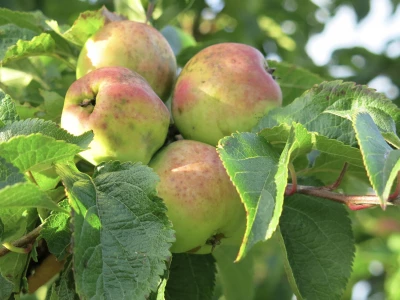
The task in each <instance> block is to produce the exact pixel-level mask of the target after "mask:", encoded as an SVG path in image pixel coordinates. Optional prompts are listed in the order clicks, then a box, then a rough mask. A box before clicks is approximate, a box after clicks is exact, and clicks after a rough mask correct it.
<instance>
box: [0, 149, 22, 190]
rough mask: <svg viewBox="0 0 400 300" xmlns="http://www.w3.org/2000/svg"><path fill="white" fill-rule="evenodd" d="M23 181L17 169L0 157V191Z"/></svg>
mask: <svg viewBox="0 0 400 300" xmlns="http://www.w3.org/2000/svg"><path fill="white" fill-rule="evenodd" d="M25 181H26V180H25V177H24V174H22V173H21V172H20V171H19V169H18V168H17V167H15V166H14V165H13V164H11V163H9V162H7V161H6V160H5V159H4V158H3V157H0V189H2V188H4V187H6V186H8V185H13V184H16V183H19V182H25Z"/></svg>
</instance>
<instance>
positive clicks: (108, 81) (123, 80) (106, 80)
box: [61, 67, 170, 165]
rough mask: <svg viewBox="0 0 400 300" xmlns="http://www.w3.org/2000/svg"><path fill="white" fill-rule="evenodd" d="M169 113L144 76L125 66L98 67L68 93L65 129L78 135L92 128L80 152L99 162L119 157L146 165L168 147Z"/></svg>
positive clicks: (91, 161) (62, 125)
mask: <svg viewBox="0 0 400 300" xmlns="http://www.w3.org/2000/svg"><path fill="white" fill-rule="evenodd" d="M169 122H170V114H169V111H168V108H167V107H166V106H165V104H164V102H162V100H161V99H160V98H159V97H158V96H157V95H156V93H155V92H154V91H153V90H152V89H151V87H150V85H149V84H148V83H147V81H146V80H145V79H144V78H143V77H142V76H140V75H139V74H137V73H135V72H133V71H131V70H129V69H127V68H123V67H104V68H100V69H96V70H94V71H92V72H90V73H89V74H87V75H85V76H83V77H81V78H80V79H78V80H77V81H75V82H74V83H73V84H72V85H71V86H70V87H69V89H68V91H67V94H66V96H65V102H64V107H63V112H62V115H61V127H63V128H64V129H66V130H67V131H69V132H70V133H72V134H74V135H80V134H82V133H84V132H86V131H89V130H93V133H94V139H93V141H92V142H91V143H90V145H89V148H90V149H88V150H85V151H83V152H81V153H80V155H81V156H82V157H83V158H84V159H86V160H87V161H89V162H90V163H92V164H94V165H97V164H99V163H100V162H102V161H108V160H120V161H132V162H138V161H140V162H142V163H144V164H147V163H148V162H149V161H150V159H151V157H152V155H153V154H154V153H155V152H156V151H157V150H158V149H159V148H160V147H161V146H162V145H163V143H164V141H165V138H166V136H167V133H168V126H169Z"/></svg>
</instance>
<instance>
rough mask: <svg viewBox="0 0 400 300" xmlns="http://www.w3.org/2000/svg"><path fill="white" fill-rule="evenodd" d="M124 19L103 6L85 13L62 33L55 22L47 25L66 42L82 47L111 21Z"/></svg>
mask: <svg viewBox="0 0 400 300" xmlns="http://www.w3.org/2000/svg"><path fill="white" fill-rule="evenodd" d="M123 19H124V18H123V17H121V16H119V15H117V14H115V13H112V12H110V11H109V10H108V9H107V8H106V7H105V6H103V7H102V8H101V9H99V10H94V11H85V12H83V13H81V14H80V15H79V17H78V18H77V19H76V20H75V21H74V24H73V25H72V27H71V28H69V29H68V30H66V31H65V32H62V30H61V28H60V27H59V26H58V24H57V22H56V21H49V22H47V24H48V25H49V26H50V27H51V28H52V29H53V30H54V31H55V32H57V33H58V34H60V35H61V36H62V37H63V38H64V39H66V40H67V41H69V42H71V43H73V44H76V45H78V46H83V45H84V44H85V42H86V40H87V39H88V38H90V37H91V36H92V35H93V34H94V33H96V32H97V31H98V30H99V29H100V28H102V27H103V26H104V25H106V24H107V23H109V22H112V21H120V20H123Z"/></svg>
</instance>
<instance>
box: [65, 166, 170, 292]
mask: <svg viewBox="0 0 400 300" xmlns="http://www.w3.org/2000/svg"><path fill="white" fill-rule="evenodd" d="M57 170H58V172H59V174H60V176H61V179H62V181H63V183H64V185H65V187H66V189H67V194H68V197H69V200H70V203H71V206H72V208H73V210H74V218H73V228H74V241H73V254H74V272H75V280H76V291H77V293H78V294H79V295H80V297H82V298H104V299H123V298H125V299H145V297H146V296H147V295H149V294H150V292H151V291H152V290H155V289H156V288H157V286H158V283H159V277H160V276H161V275H162V274H163V272H164V270H165V261H166V260H167V259H168V258H169V257H170V256H171V254H170V252H169V248H170V246H171V243H172V242H173V241H174V236H173V230H172V229H171V228H172V225H171V223H170V221H169V220H168V218H167V217H166V215H165V211H166V208H165V206H164V204H163V202H162V201H161V199H160V198H158V197H157V196H156V188H155V187H156V183H157V181H158V177H157V175H156V174H155V173H154V172H152V170H151V169H150V168H149V167H147V166H144V165H141V164H132V163H123V164H121V163H119V162H110V163H107V164H101V165H99V166H98V168H97V170H96V172H95V173H94V174H93V179H92V178H90V177H89V176H88V175H86V174H84V173H80V172H78V171H77V170H76V168H75V166H74V165H57Z"/></svg>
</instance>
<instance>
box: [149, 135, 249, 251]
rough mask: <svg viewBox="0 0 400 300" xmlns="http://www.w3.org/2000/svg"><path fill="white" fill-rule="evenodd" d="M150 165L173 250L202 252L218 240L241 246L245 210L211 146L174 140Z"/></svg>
mask: <svg viewBox="0 0 400 300" xmlns="http://www.w3.org/2000/svg"><path fill="white" fill-rule="evenodd" d="M149 166H150V167H152V168H153V169H154V171H155V172H156V173H157V174H158V176H159V177H160V182H159V183H158V185H157V192H158V196H159V197H161V198H162V199H163V200H164V203H165V205H166V206H167V209H168V210H167V215H168V217H169V219H170V220H171V221H172V224H173V228H174V230H175V234H176V242H175V243H174V244H173V245H172V248H171V252H173V253H181V252H190V253H196V254H204V253H210V252H211V251H212V250H213V249H214V247H216V246H217V245H219V244H220V243H224V244H234V245H240V243H241V241H242V239H243V234H244V229H245V223H246V213H245V210H244V206H243V204H242V202H241V199H240V196H239V194H238V192H237V190H236V188H235V187H234V185H233V183H232V182H231V180H230V178H229V176H228V174H227V173H226V170H225V168H224V166H223V165H222V162H221V160H220V158H219V156H218V153H217V151H216V149H215V147H212V146H210V145H207V144H204V143H201V142H197V141H191V140H180V141H176V142H173V143H171V144H169V145H168V146H166V147H165V148H163V149H162V150H160V151H159V152H158V153H157V154H156V155H155V156H154V157H153V159H152V160H151V161H150V164H149Z"/></svg>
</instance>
